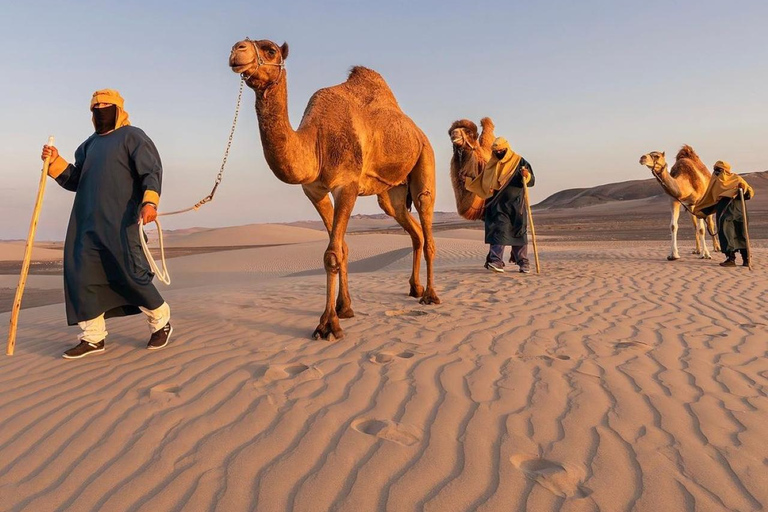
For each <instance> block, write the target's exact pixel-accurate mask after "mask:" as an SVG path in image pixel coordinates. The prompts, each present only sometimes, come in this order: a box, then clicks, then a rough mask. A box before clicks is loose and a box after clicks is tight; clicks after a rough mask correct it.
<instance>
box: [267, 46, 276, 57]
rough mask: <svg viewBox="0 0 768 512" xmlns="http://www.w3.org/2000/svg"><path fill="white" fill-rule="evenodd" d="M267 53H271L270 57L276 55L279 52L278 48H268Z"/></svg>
mask: <svg viewBox="0 0 768 512" xmlns="http://www.w3.org/2000/svg"><path fill="white" fill-rule="evenodd" d="M267 53H268V54H269V56H270V57H274V56H275V55H276V54H277V50H275V49H274V48H270V49H269V50H267Z"/></svg>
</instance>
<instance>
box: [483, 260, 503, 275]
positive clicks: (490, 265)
mask: <svg viewBox="0 0 768 512" xmlns="http://www.w3.org/2000/svg"><path fill="white" fill-rule="evenodd" d="M485 268H487V269H488V270H490V271H491V272H496V273H497V274H503V273H504V269H503V268H502V267H497V266H496V265H494V264H493V263H486V264H485Z"/></svg>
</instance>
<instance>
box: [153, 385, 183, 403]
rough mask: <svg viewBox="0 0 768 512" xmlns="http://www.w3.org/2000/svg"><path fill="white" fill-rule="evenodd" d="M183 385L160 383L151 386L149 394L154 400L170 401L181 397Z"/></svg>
mask: <svg viewBox="0 0 768 512" xmlns="http://www.w3.org/2000/svg"><path fill="white" fill-rule="evenodd" d="M180 392H181V387H180V386H176V385H174V384H160V385H157V386H153V387H151V388H149V391H148V392H147V396H148V397H149V399H150V400H152V401H153V402H168V401H170V400H174V399H176V398H179V393H180Z"/></svg>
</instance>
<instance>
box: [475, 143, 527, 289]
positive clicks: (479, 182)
mask: <svg viewBox="0 0 768 512" xmlns="http://www.w3.org/2000/svg"><path fill="white" fill-rule="evenodd" d="M491 151H492V153H491V158H490V159H489V160H488V163H487V164H486V166H485V169H484V170H483V172H482V173H480V175H478V176H477V177H476V178H474V179H467V181H466V183H465V186H466V188H467V190H469V191H470V192H474V193H475V194H477V195H478V196H480V197H481V198H483V199H485V243H487V244H488V245H489V246H490V247H489V251H488V256H487V257H486V260H485V268H487V269H489V270H491V271H493V272H504V248H505V247H506V246H511V248H512V256H511V259H510V261H513V262H514V263H516V264H517V265H518V266H519V268H520V272H522V273H525V274H528V273H530V271H531V265H530V262H529V261H528V215H527V210H526V206H525V196H524V191H523V180H525V183H526V184H527V186H529V187H532V186H533V185H534V184H535V178H534V175H533V168H532V167H531V164H529V163H528V162H527V161H526V160H525V159H524V158H523V157H522V156H520V155H518V154H517V153H515V152H514V151H512V148H511V147H510V145H509V142H507V140H506V139H505V138H503V137H499V138H497V139H496V140H495V141H494V142H493V146H492V147H491Z"/></svg>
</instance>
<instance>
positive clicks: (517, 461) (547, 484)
mask: <svg viewBox="0 0 768 512" xmlns="http://www.w3.org/2000/svg"><path fill="white" fill-rule="evenodd" d="M509 460H510V462H512V464H513V465H514V466H515V467H516V468H517V469H519V470H520V471H522V472H523V474H524V475H525V476H526V477H527V478H529V479H531V480H533V481H534V482H536V483H537V484H539V485H541V486H542V487H544V488H545V489H547V490H548V491H549V492H551V493H552V494H554V495H555V496H560V497H561V498H585V497H587V496H589V495H590V494H592V490H591V489H589V488H587V487H585V486H584V485H582V482H583V480H584V476H585V471H584V470H583V469H581V468H578V467H575V466H570V465H567V464H562V463H558V462H555V461H552V460H547V459H542V458H540V457H536V456H531V455H522V454H521V455H513V456H512V457H510V459H509Z"/></svg>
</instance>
